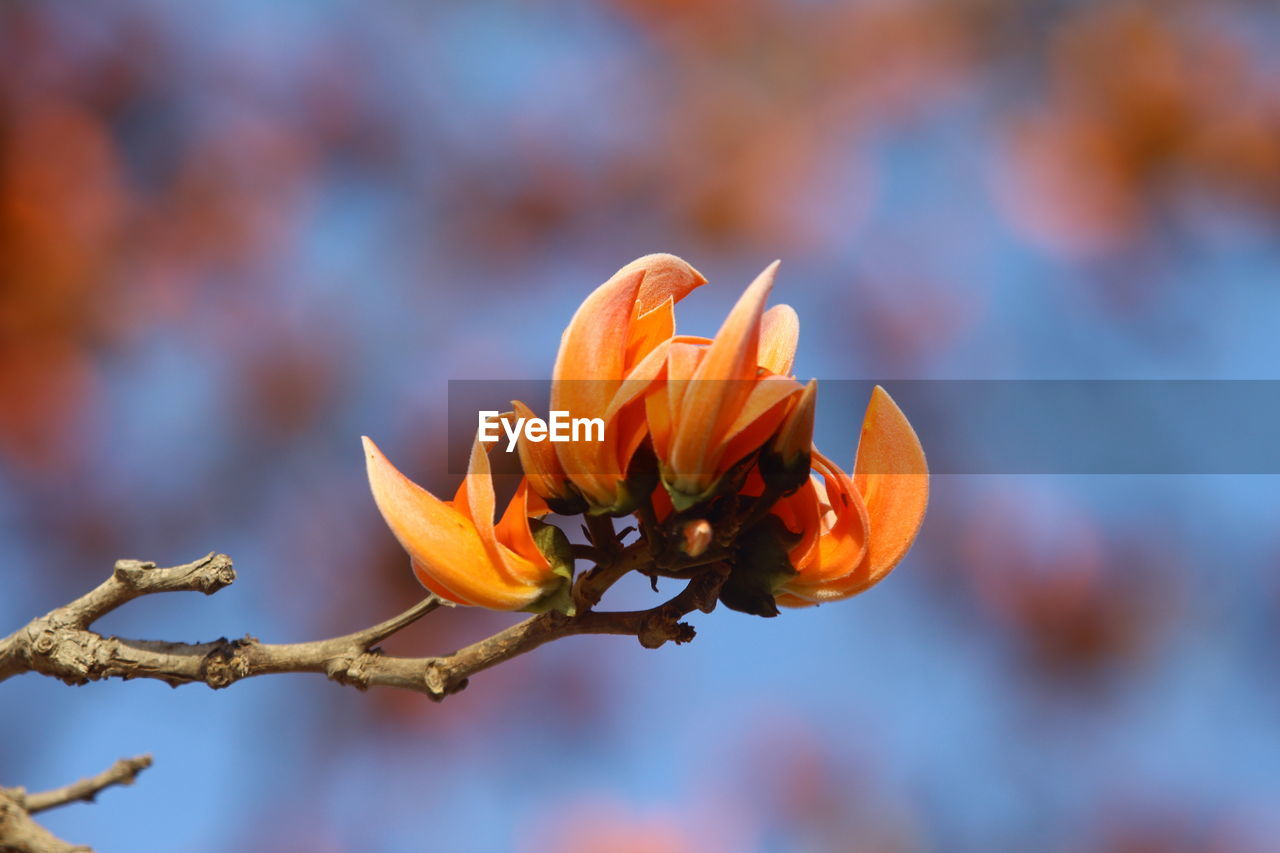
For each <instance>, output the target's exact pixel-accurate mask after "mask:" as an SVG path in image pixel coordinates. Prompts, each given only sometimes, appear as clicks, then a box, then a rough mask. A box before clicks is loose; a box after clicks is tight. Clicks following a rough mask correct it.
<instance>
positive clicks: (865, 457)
mask: <svg viewBox="0 0 1280 853" xmlns="http://www.w3.org/2000/svg"><path fill="white" fill-rule="evenodd" d="M813 460H814V461H813V467H814V470H815V471H817V472H818V473H819V474H821V475H822V478H823V481H824V482H823V484H822V489H821V491H820V489H819V486H818V484H817V482H816V479H812V478H811V479H810V481H809V482H808V483H807V484H805V485H804V486H802V487H801V488H800V491H798V492H796V494H794V495H792V496H790V497H787V498H783V499H782V500H780V501H779V502H778V503H777V504H775V505H774V508H773V511H774V513H775V514H776V515H777V516H778V517H779V518H781V519H782V520H783V523H785V524H786V525H787V527H788V528H790V529H791V530H792V531H798V532H799V534H800V541H799V542H797V543H796V544H795V545H793V546H792V547H791V549H790V557H791V563H792V566H793V568H794V569H795V570H796V574H795V575H793V576H792V577H790V578H789V579H787V581H786V582H785V583H784V584H782V586H781V588H780V589H779V592H778V596H777V599H778V603H779V604H783V605H787V606H790V607H803V606H806V605H809V604H817V603H820V602H823V601H838V600H840V599H843V598H849V597H850V596H853V595H857V594H858V593H860V592H862V591H864V590H866V589H868V588H869V587H871V586H872V585H874V584H875V583H877V582H878V581H880V580H881V579H882V578H883V577H885V576H886V575H887V574H889V572H890V571H891V570H892V569H893V567H894V566H896V565H897V564H898V562H899V561H900V560H901V559H902V558H903V556H905V555H906V553H907V551H908V550H909V549H910V548H911V544H912V542H914V541H915V537H916V532H917V531H918V530H919V529H920V523H921V522H922V521H923V520H924V513H925V507H926V505H927V504H928V502H929V468H928V466H927V464H926V463H925V458H924V450H923V449H922V448H921V446H920V440H919V438H917V437H916V433H915V430H913V429H912V428H911V424H910V423H908V422H907V418H906V416H905V415H903V414H902V410H901V409H899V408H898V406H897V404H896V403H894V402H893V399H892V398H891V397H890V396H889V394H888V393H887V392H886V391H885V390H884V389H883V388H881V387H879V386H876V388H875V390H874V391H872V392H871V402H870V403H869V404H868V405H867V414H866V417H865V418H864V420H863V422H862V437H861V439H860V441H859V442H858V452H857V460H856V461H855V463H854V475H853V477H852V479H851V478H850V477H849V475H848V474H846V473H845V472H844V471H842V470H841V469H840V468H839V466H837V465H835V464H834V463H832V462H831V460H829V459H827V458H826V457H825V456H823V455H822V454H821V453H819V452H817V450H816V449H815V450H814V451H813Z"/></svg>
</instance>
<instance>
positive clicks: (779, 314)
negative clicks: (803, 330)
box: [756, 305, 800, 376]
mask: <svg viewBox="0 0 1280 853" xmlns="http://www.w3.org/2000/svg"><path fill="white" fill-rule="evenodd" d="M799 342H800V318H799V317H798V316H797V315H796V309H794V308H792V307H791V306H790V305H775V306H773V307H772V308H770V309H769V310H768V311H766V312H764V317H762V318H761V320H760V354H759V356H758V357H757V359H756V360H757V361H758V362H759V364H760V366H761V367H763V368H764V369H765V370H768V371H769V372H770V373H776V374H778V375H779V376H790V375H791V367H792V365H793V364H795V360H796V344H797V343H799Z"/></svg>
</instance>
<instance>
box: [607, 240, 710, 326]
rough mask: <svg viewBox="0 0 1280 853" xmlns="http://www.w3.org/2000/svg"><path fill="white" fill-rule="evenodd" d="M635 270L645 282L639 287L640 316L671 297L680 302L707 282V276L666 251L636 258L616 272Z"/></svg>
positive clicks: (638, 306) (638, 311)
mask: <svg viewBox="0 0 1280 853" xmlns="http://www.w3.org/2000/svg"><path fill="white" fill-rule="evenodd" d="M636 270H641V271H643V272H644V283H643V284H642V285H641V286H640V292H639V294H638V295H637V297H636V303H635V315H636V316H637V317H639V316H641V315H643V314H648V313H649V312H650V311H652V310H653V309H654V308H656V307H658V306H659V305H661V304H662V303H663V302H665V301H667V300H668V299H670V300H671V301H672V302H679V301H680V300H681V299H684V298H685V297H686V296H688V295H689V293H690V292H691V291H692V290H693V289H694V288H695V287H701V286H702V285H704V284H706V283H707V279H706V277H705V276H704V275H703V274H702V273H700V272H698V271H697V270H695V269H694V268H693V267H692V266H690V265H689V263H688V262H687V261H685V260H684V259H683V258H678V257H676V256H675V255H669V254H667V253H665V252H658V253H655V254H652V255H645V256H644V257H642V258H636V259H635V260H634V261H632V262H631V263H629V264H627V265H626V266H625V267H623V268H622V269H620V270H618V272H617V275H623V274H626V273H629V272H634V271H636Z"/></svg>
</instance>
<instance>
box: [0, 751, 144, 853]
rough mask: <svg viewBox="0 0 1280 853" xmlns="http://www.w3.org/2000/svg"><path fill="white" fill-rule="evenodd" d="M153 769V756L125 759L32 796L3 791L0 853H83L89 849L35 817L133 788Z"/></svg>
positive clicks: (0, 795)
mask: <svg viewBox="0 0 1280 853" xmlns="http://www.w3.org/2000/svg"><path fill="white" fill-rule="evenodd" d="M150 766H151V756H149V755H140V756H138V757H137V758H122V759H120V760H119V761H117V762H116V763H115V764H113V765H111V766H110V767H109V768H107V769H106V770H104V771H103V772H101V773H99V774H98V775H97V776H91V777H88V778H86V779H81V780H80V781H78V782H73V783H71V784H70V785H64V786H63V787H61V788H54V789H53V790H51V791H42V792H39V793H35V794H28V793H27V792H26V791H25V790H23V789H22V788H0V853H10V851H12V853H83V851H88V850H89V848H88V847H81V846H77V845H75V844H69V843H67V842H66V841H63V840H62V839H60V838H58V837H57V836H55V835H53V834H52V833H51V832H49V830H47V829H45V828H44V827H42V826H41V825H40V824H38V823H36V822H35V821H34V820H33V819H32V817H31V816H32V815H33V814H36V813H38V812H42V811H46V810H47V809H52V808H57V807H58V806H64V805H66V804H68V803H73V802H76V801H78V800H90V801H91V800H93V798H94V797H96V796H97V795H98V794H99V792H101V791H102V790H103V789H105V788H109V787H111V786H112V785H132V784H133V780H134V779H135V778H136V777H137V775H138V774H139V773H141V772H142V771H143V770H145V769H146V768H148V767H150Z"/></svg>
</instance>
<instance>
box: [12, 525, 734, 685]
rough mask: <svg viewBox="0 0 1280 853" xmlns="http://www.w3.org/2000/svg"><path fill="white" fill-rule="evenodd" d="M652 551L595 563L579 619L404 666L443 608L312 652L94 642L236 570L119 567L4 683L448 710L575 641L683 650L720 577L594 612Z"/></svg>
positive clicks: (557, 618) (581, 583)
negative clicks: (321, 691)
mask: <svg viewBox="0 0 1280 853" xmlns="http://www.w3.org/2000/svg"><path fill="white" fill-rule="evenodd" d="M646 553H647V552H646V551H645V550H644V549H643V548H641V547H638V546H632V547H630V548H626V549H617V550H611V551H607V552H606V551H602V552H601V555H600V561H599V562H598V563H597V565H596V566H595V567H594V568H593V569H592V570H590V571H588V572H585V573H583V574H582V575H581V576H580V577H579V579H578V583H577V585H576V587H575V599H576V600H577V601H578V604H579V608H578V611H577V613H576V614H575V615H573V616H566V615H564V614H561V613H556V612H548V613H544V614H541V615H538V616H533V617H531V618H529V619H526V620H525V621H523V622H520V623H519V624H516V625H513V626H512V627H510V628H507V629H506V630H503V631H500V632H499V633H497V634H495V635H493V636H491V637H489V638H487V639H484V640H481V641H479V642H477V643H473V644H472V645H469V646H467V647H465V648H462V649H460V650H458V651H456V652H454V653H453V654H449V655H445V656H442V657H397V656H393V655H388V654H385V653H384V652H382V651H381V650H380V649H379V648H378V647H377V646H378V644H379V643H381V642H382V641H383V640H385V639H386V638H387V637H389V636H391V635H392V634H394V633H396V632H397V631H399V630H401V629H403V628H405V627H406V626H408V625H410V624H412V623H414V622H416V621H417V620H418V619H421V618H422V617H423V616H426V615H427V614H428V613H431V612H432V611H434V610H436V609H437V608H439V607H441V606H443V605H444V602H442V601H441V600H439V599H436V598H427V599H425V600H424V601H422V602H419V603H418V604H415V605H414V606H413V607H411V608H409V609H408V610H406V611H405V612H403V613H401V614H399V615H398V616H395V617H393V618H391V619H388V620H387V621H385V622H382V623H379V624H377V625H374V626H372V627H369V628H365V629H364V630H361V631H356V632H354V633H351V634H346V635H344V636H340V637H333V638H330V639H325V640H315V641H312V642H305V643H263V642H261V641H260V640H258V639H256V638H254V637H252V636H245V637H243V638H240V639H236V640H228V639H226V638H225V637H223V638H219V639H217V640H213V641H211V642H205V643H182V642H168V641H163V640H132V639H125V638H122V637H115V636H103V635H101V634H99V633H97V632H96V631H94V630H93V628H92V626H93V623H94V622H95V621H96V620H97V619H99V618H101V617H102V616H104V615H106V614H107V613H110V612H111V611H113V610H115V609H117V608H119V607H121V606H122V605H124V604H126V603H128V602H129V601H131V600H133V599H135V598H138V597H140V596H143V595H151V594H155V593H163V592H181V591H196V592H203V593H205V594H206V595H211V594H213V593H215V592H218V591H219V590H221V589H223V588H225V587H227V586H229V585H230V584H231V583H232V582H233V581H234V580H235V570H234V568H233V567H232V563H231V558H230V557H228V556H226V555H225V554H209V555H208V556H206V557H202V558H201V559H199V560H195V561H193V562H191V563H186V564H183V565H180V566H174V567H171V568H157V567H156V566H155V565H154V564H153V563H145V562H140V561H137V560H120V561H118V562H117V563H116V565H115V570H114V571H113V572H112V574H111V576H110V577H109V578H107V579H106V580H105V581H104V582H103V583H102V584H100V585H99V586H98V587H97V588H95V589H94V590H92V591H90V592H89V593H87V594H85V595H83V596H81V597H80V598H77V599H76V600H74V601H72V602H70V603H69V604H66V605H63V606H62V607H59V608H57V609H55V610H53V611H51V612H49V613H47V614H45V615H44V616H41V617H39V618H37V619H33V620H32V621H31V622H29V623H28V624H26V625H24V626H23V627H21V628H19V629H18V630H17V631H15V632H14V633H12V634H10V635H9V636H8V637H6V638H4V639H3V640H0V681H3V680H5V679H7V678H10V677H12V676H15V675H19V674H22V673H25V672H36V673H40V674H42V675H48V676H52V677H54V678H58V679H61V680H62V681H64V682H66V683H68V684H84V683H86V682H89V681H100V680H102V679H107V678H121V679H126V680H127V679H131V678H151V679H157V680H160V681H164V682H166V683H168V684H170V685H172V686H175V687H176V686H178V685H180V684H205V685H207V686H209V687H212V688H215V689H216V688H222V687H227V686H229V685H231V684H234V683H235V682H237V681H240V680H242V679H245V678H250V677H253V676H258V675H271V674H276V673H286V672H312V673H320V674H323V675H325V676H327V677H328V678H329V679H331V680H333V681H336V682H338V683H339V684H347V685H350V686H353V687H356V688H358V689H361V690H363V689H366V688H369V687H398V688H402V689H406V690H413V691H416V692H418V693H423V694H425V695H427V696H428V697H430V698H432V699H436V700H439V699H443V698H444V697H445V696H447V695H449V694H451V693H455V692H457V691H459V690H461V689H462V688H463V687H465V686H466V683H467V679H468V678H469V677H470V676H471V675H472V674H474V673H477V672H480V671H481V670H485V669H488V668H489V667H492V666H494V665H496V664H498V663H501V662H503V661H506V660H510V659H511V658H514V657H517V656H519V655H521V654H524V653H526V652H529V651H532V650H533V649H536V648H538V647H539V646H541V645H544V644H545V643H548V642H550V641H552V640H556V639H559V638H561V637H567V636H571V635H575V634H621V635H630V636H634V637H636V638H638V639H639V641H640V642H641V644H643V645H644V646H646V647H649V648H653V647H657V646H660V645H662V644H663V643H665V642H667V641H675V642H687V641H688V640H690V639H692V637H693V628H692V627H690V626H689V625H687V624H685V623H683V622H681V619H682V618H683V617H684V616H685V615H687V614H689V613H691V612H692V611H694V610H698V609H700V610H703V611H708V612H709V611H710V610H711V608H713V607H714V605H715V601H716V593H717V591H718V589H719V584H720V583H721V582H722V581H723V577H724V573H723V572H720V571H709V572H707V573H705V574H703V575H701V576H699V577H698V578H696V579H695V580H693V581H690V583H689V585H688V586H687V587H686V588H685V590H684V591H683V592H681V593H680V594H679V595H677V596H675V597H674V598H672V599H671V600H670V601H667V602H666V603H664V604H661V605H659V606H657V607H654V608H652V609H649V610H638V611H630V612H606V611H596V610H593V609H592V607H593V606H594V605H595V603H597V602H598V601H599V600H600V597H601V595H603V593H604V591H605V589H607V588H608V587H609V586H610V585H611V584H612V583H613V582H614V581H616V580H617V579H618V578H619V577H621V575H622V574H625V573H626V572H627V571H630V570H632V569H637V570H641V571H643V570H644V568H645V565H646V563H645V561H646Z"/></svg>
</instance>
